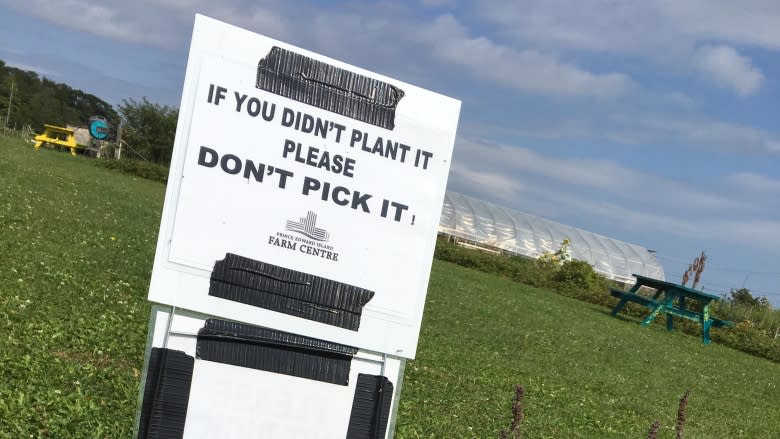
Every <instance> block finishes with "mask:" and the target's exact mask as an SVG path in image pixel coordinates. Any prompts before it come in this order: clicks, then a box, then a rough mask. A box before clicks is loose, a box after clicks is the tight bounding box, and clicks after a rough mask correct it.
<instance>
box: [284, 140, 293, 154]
mask: <svg viewBox="0 0 780 439" xmlns="http://www.w3.org/2000/svg"><path fill="white" fill-rule="evenodd" d="M293 151H295V142H293V141H292V140H285V141H284V149H282V157H284V158H287V153H288V152H293Z"/></svg>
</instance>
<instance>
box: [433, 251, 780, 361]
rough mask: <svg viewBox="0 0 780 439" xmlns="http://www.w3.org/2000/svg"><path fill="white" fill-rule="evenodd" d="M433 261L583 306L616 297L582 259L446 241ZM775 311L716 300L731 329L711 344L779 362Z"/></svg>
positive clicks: (717, 332) (628, 311)
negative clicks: (475, 247) (490, 249)
mask: <svg viewBox="0 0 780 439" xmlns="http://www.w3.org/2000/svg"><path fill="white" fill-rule="evenodd" d="M435 257H436V258H437V259H440V260H443V261H448V262H452V263H455V264H458V265H461V266H464V267H468V268H473V269H475V270H479V271H482V272H485V273H490V274H494V275H497V276H502V277H506V278H510V279H512V280H513V281H515V282H518V283H522V284H526V285H531V286H534V287H538V288H547V289H550V290H553V291H555V292H557V293H558V294H561V295H565V296H570V297H573V298H575V299H578V300H582V301H584V302H589V303H593V304H596V305H601V306H604V307H607V308H612V307H614V306H615V304H616V303H617V299H615V298H613V297H612V296H611V295H610V294H609V287H616V288H621V286H620V285H618V284H617V283H616V282H614V281H610V280H607V279H605V278H604V277H602V276H601V275H599V274H598V273H596V271H595V270H594V269H593V267H592V266H591V265H590V264H588V263H587V262H584V261H578V260H564V261H563V262H561V261H560V260H553V259H552V258H540V259H537V260H534V259H529V258H524V257H521V256H510V257H507V256H504V255H497V254H491V253H487V252H482V251H478V250H473V249H468V248H464V247H461V246H458V245H456V244H454V243H452V242H449V241H448V240H447V239H444V238H439V240H438V241H437V242H436V253H435ZM779 313H780V311H777V310H772V309H771V308H766V307H764V308H760V307H745V306H741V305H735V304H733V303H730V302H719V303H718V304H716V305H714V306H713V307H712V314H713V315H714V316H716V317H718V318H721V319H725V320H732V321H734V323H736V327H735V328H724V329H716V328H713V329H712V331H711V332H712V333H711V338H712V340H714V341H716V342H718V343H722V344H724V345H726V346H729V347H731V348H733V349H736V350H739V351H742V352H746V353H748V354H751V355H755V356H757V357H762V358H766V359H768V360H771V361H775V362H778V363H780V339H775V338H774V332H775V331H776V330H777V327H778V326H780V318H778V316H779V315H780V314H779ZM621 314H623V315H629V316H633V317H639V318H641V317H644V316H646V315H647V308H646V307H643V306H640V305H637V304H633V303H629V304H628V305H627V306H626V307H624V308H623V311H622V312H621ZM654 323H656V324H666V319H662V318H659V319H655V321H654ZM675 328H676V330H679V331H682V332H684V333H686V334H690V335H693V336H697V337H701V324H699V323H696V322H691V321H687V320H683V319H675Z"/></svg>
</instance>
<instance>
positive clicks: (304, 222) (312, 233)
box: [287, 210, 330, 241]
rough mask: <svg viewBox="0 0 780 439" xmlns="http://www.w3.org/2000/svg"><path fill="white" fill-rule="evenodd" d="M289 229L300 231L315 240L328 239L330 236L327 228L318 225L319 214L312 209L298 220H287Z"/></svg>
mask: <svg viewBox="0 0 780 439" xmlns="http://www.w3.org/2000/svg"><path fill="white" fill-rule="evenodd" d="M287 230H289V231H291V232H298V233H300V234H302V235H304V236H307V237H309V238H311V239H314V240H315V241H327V240H328V238H330V234H329V233H328V232H327V231H325V229H320V228H318V227H317V214H316V213H314V212H312V211H311V210H310V211H309V213H307V214H306V216H305V217H301V219H300V220H298V221H290V220H287Z"/></svg>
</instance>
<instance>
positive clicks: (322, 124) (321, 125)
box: [314, 117, 333, 139]
mask: <svg viewBox="0 0 780 439" xmlns="http://www.w3.org/2000/svg"><path fill="white" fill-rule="evenodd" d="M330 125H333V122H330ZM314 135H315V136H320V137H322V138H323V139H324V138H325V136H327V135H328V121H327V120H322V119H320V118H319V117H318V118H317V125H316V126H315V127H314Z"/></svg>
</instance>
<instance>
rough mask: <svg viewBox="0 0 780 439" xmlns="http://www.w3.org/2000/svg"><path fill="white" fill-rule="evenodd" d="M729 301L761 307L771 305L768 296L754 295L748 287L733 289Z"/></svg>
mask: <svg viewBox="0 0 780 439" xmlns="http://www.w3.org/2000/svg"><path fill="white" fill-rule="evenodd" d="M729 301H731V303H734V304H735V305H747V306H751V307H761V308H770V307H771V304H770V303H769V300H768V299H767V298H766V297H753V295H752V294H751V293H750V290H749V289H747V288H740V289H738V290H734V289H732V290H731V297H730V298H729Z"/></svg>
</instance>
